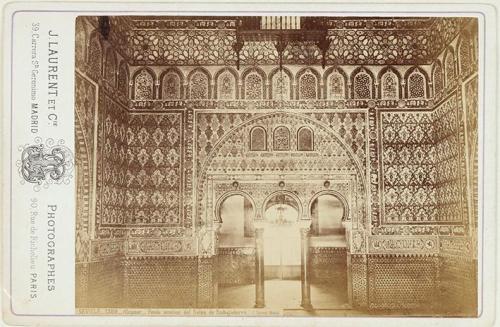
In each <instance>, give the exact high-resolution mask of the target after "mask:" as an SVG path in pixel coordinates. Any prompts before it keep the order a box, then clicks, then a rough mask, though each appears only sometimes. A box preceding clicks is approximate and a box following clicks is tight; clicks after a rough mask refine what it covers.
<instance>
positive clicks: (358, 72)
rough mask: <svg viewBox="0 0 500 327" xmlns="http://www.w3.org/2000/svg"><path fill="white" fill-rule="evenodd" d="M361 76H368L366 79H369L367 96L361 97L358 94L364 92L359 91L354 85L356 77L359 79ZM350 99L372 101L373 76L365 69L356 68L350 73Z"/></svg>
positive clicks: (361, 95) (373, 93)
mask: <svg viewBox="0 0 500 327" xmlns="http://www.w3.org/2000/svg"><path fill="white" fill-rule="evenodd" d="M363 75H368V78H369V79H370V81H369V85H368V91H369V93H370V94H369V96H368V97H366V96H363V94H360V92H364V90H362V89H359V90H358V87H357V84H356V79H357V78H358V77H361V76H363ZM351 85H352V86H351V98H353V99H373V98H374V97H375V76H374V75H373V73H372V72H371V71H370V70H369V69H367V68H366V67H363V66H361V67H358V68H356V69H355V70H354V71H353V72H352V73H351Z"/></svg>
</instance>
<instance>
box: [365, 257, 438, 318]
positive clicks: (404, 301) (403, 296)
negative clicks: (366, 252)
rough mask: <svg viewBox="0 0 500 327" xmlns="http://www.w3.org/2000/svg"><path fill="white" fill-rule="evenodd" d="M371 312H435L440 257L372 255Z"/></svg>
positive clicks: (369, 267) (370, 277) (370, 262)
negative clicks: (423, 310) (411, 310)
mask: <svg viewBox="0 0 500 327" xmlns="http://www.w3.org/2000/svg"><path fill="white" fill-rule="evenodd" d="M368 284H369V287H368V298H369V308H370V309H415V308H422V306H424V307H425V308H426V309H432V306H433V305H434V304H435V301H436V300H437V295H438V292H437V286H438V257H416V256H412V257H411V258H406V257H395V256H390V257H388V256H384V257H377V256H370V257H369V258H368Z"/></svg>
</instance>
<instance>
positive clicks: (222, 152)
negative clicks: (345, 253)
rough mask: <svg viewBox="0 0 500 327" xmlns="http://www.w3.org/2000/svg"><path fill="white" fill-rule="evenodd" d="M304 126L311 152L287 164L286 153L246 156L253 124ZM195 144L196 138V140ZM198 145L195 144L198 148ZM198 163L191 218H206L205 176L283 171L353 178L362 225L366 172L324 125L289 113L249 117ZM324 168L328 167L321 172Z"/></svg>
mask: <svg viewBox="0 0 500 327" xmlns="http://www.w3.org/2000/svg"><path fill="white" fill-rule="evenodd" d="M285 124H286V125H288V124H290V125H299V124H300V126H308V127H310V128H311V129H312V130H314V132H315V136H314V139H315V151H313V152H312V153H311V152H303V153H301V152H297V156H295V157H294V159H292V160H291V161H287V160H290V159H289V158H290V155H289V154H288V152H279V151H276V152H271V155H269V154H267V155H257V156H248V153H249V152H250V151H249V149H248V146H247V145H246V144H248V143H245V140H247V139H248V137H249V135H250V130H251V128H252V127H253V126H255V125H262V126H276V127H278V126H280V125H285ZM198 141H199V139H198ZM198 146H199V145H197V147H198ZM198 151H199V149H198ZM203 158H204V159H203V161H201V162H198V167H199V168H198V176H197V185H198V188H197V203H199V205H198V207H197V208H196V210H197V212H196V214H195V217H196V219H197V220H198V221H203V219H205V218H204V217H207V216H206V214H207V212H206V208H205V205H202V204H204V203H206V197H207V176H209V175H212V174H219V175H220V174H255V173H258V174H260V175H266V174H269V175H270V176H276V174H277V173H280V172H284V171H294V172H297V173H300V172H304V173H313V172H316V173H321V174H328V173H332V174H345V175H346V176H347V175H349V176H351V175H354V176H355V182H354V185H355V190H356V194H357V195H356V196H357V197H358V200H357V202H358V203H359V204H360V207H359V208H358V211H359V215H357V216H358V217H359V221H360V222H366V221H367V220H366V217H367V212H366V210H367V207H366V203H365V202H364V201H363V199H364V198H366V196H367V195H366V194H365V193H366V191H367V188H366V175H365V174H366V171H365V169H363V168H362V167H363V166H362V165H361V163H360V161H359V158H358V157H357V156H356V155H355V154H354V153H353V152H352V150H351V149H350V148H349V146H348V145H347V144H346V143H345V142H344V141H343V140H342V138H341V137H339V136H338V135H337V134H335V132H332V129H331V128H329V127H327V126H324V125H323V124H322V123H320V122H318V121H314V120H312V119H311V118H309V117H306V116H302V115H299V114H291V113H281V112H280V113H271V114H264V115H259V116H258V117H254V118H251V117H250V118H249V119H248V120H245V121H244V122H243V123H241V124H239V125H237V126H236V127H234V128H232V129H231V130H229V131H228V132H227V133H225V134H224V135H223V136H222V137H220V138H219V139H218V141H217V142H216V143H215V144H214V146H213V147H212V148H211V150H210V152H209V153H208V154H207V155H206V156H204V157H203ZM325 167H328V168H327V169H326V170H325Z"/></svg>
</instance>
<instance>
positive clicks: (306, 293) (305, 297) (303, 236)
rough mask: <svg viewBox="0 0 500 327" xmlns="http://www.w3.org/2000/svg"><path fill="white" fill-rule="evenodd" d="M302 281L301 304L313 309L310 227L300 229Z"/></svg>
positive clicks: (307, 308) (305, 307)
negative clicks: (310, 279)
mask: <svg viewBox="0 0 500 327" xmlns="http://www.w3.org/2000/svg"><path fill="white" fill-rule="evenodd" d="M300 245H301V251H300V254H301V256H300V263H301V267H300V283H301V288H302V302H301V304H300V306H301V307H303V308H304V309H306V310H311V309H312V305H311V283H310V281H309V274H310V270H309V269H310V264H309V257H310V256H309V227H307V228H301V229H300Z"/></svg>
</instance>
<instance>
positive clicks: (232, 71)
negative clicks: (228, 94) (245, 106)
mask: <svg viewBox="0 0 500 327" xmlns="http://www.w3.org/2000/svg"><path fill="white" fill-rule="evenodd" d="M226 72H228V73H230V74H231V75H232V76H233V78H234V86H233V88H234V99H239V90H238V85H239V76H238V73H237V72H236V70H235V69H234V68H231V67H224V68H222V69H220V70H219V71H217V73H215V76H214V99H219V92H220V90H219V77H220V76H221V75H222V74H224V73H226Z"/></svg>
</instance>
